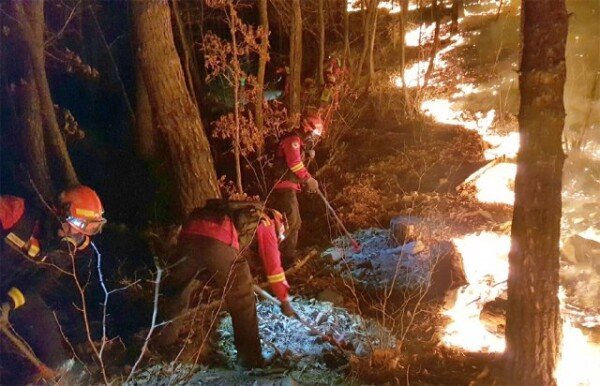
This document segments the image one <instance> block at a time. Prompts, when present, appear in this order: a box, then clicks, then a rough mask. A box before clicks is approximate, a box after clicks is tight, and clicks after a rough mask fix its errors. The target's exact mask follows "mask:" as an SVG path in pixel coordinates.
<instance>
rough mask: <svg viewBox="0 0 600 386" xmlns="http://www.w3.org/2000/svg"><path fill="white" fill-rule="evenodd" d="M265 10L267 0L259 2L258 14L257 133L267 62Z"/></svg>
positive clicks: (266, 14) (260, 119)
mask: <svg viewBox="0 0 600 386" xmlns="http://www.w3.org/2000/svg"><path fill="white" fill-rule="evenodd" d="M267 10H268V4H267V0H259V2H258V12H259V14H260V28H261V30H262V36H261V39H260V52H259V53H258V73H257V75H256V78H257V85H256V88H257V92H256V94H257V95H256V105H255V107H254V110H255V115H256V127H257V129H258V132H259V133H262V130H263V126H264V116H263V103H264V99H265V97H264V93H265V70H266V68H267V62H268V61H269V15H268V11H267Z"/></svg>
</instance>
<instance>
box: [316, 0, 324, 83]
mask: <svg viewBox="0 0 600 386" xmlns="http://www.w3.org/2000/svg"><path fill="white" fill-rule="evenodd" d="M318 8H319V9H318V10H317V11H318V19H319V65H318V68H317V71H318V74H317V75H318V77H317V80H318V81H319V84H320V85H323V84H325V79H324V78H323V65H324V63H325V15H324V12H323V0H319V3H318Z"/></svg>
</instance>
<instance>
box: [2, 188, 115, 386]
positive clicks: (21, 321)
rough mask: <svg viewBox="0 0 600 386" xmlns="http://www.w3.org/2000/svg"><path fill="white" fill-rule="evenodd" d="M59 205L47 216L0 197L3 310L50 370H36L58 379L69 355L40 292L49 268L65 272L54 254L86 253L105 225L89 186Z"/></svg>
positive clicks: (29, 204) (62, 197)
mask: <svg viewBox="0 0 600 386" xmlns="http://www.w3.org/2000/svg"><path fill="white" fill-rule="evenodd" d="M57 204H58V207H57V208H55V211H54V213H48V212H49V211H46V210H43V209H40V208H37V207H36V205H35V204H34V202H31V201H29V200H25V199H23V198H20V197H15V196H8V195H7V196H1V197H0V223H1V231H2V232H1V236H2V238H3V239H4V242H2V243H1V245H0V251H1V252H2V254H1V257H0V296H1V299H0V301H1V302H2V308H3V310H4V312H8V321H9V322H10V324H11V325H12V328H13V329H14V330H15V331H16V332H17V333H18V334H19V335H20V336H21V337H22V338H23V339H24V340H25V341H26V342H27V344H28V345H29V346H30V347H31V348H32V349H33V352H34V353H35V355H36V356H37V357H38V358H39V359H40V360H41V361H42V362H43V363H44V364H45V365H47V366H48V368H49V369H46V368H42V369H39V368H38V369H37V370H38V371H40V372H41V375H42V376H43V377H48V376H52V375H55V374H56V372H54V371H53V370H50V369H58V368H59V367H61V366H62V365H64V364H65V363H67V360H68V359H70V357H71V355H70V353H69V351H68V350H67V349H65V347H64V346H63V342H62V337H61V334H60V331H59V329H58V326H57V323H56V321H55V318H54V315H53V313H52V310H50V308H49V307H48V305H47V303H46V301H45V300H44V296H43V294H42V292H43V291H48V290H49V289H48V288H47V287H48V286H49V285H51V284H49V283H50V282H51V281H52V280H53V279H52V277H53V275H52V270H54V268H52V267H50V265H57V266H60V267H61V268H64V267H65V266H66V264H68V263H69V262H70V261H68V262H67V261H65V259H64V258H62V259H61V258H59V257H58V256H59V255H60V254H55V253H53V252H54V250H55V249H58V248H63V249H66V250H67V251H70V252H72V253H73V252H76V251H78V250H82V249H85V248H86V247H87V245H88V244H89V242H90V237H91V236H93V235H95V234H97V233H99V232H100V231H101V230H102V227H103V225H104V224H105V223H106V220H105V219H104V218H103V217H102V214H103V208H102V203H101V202H100V199H99V197H98V196H97V194H96V193H95V192H94V191H93V190H92V189H90V188H89V187H86V186H77V187H75V188H72V189H68V190H66V191H64V192H62V193H61V194H60V196H59V199H58V202H57ZM51 226H54V230H53V233H54V235H50V234H49V235H44V234H42V233H43V230H44V229H48V228H50V227H51ZM57 228H58V229H57ZM52 236H57V237H52ZM40 239H41V240H40ZM47 252H50V253H47ZM63 256H64V254H63ZM69 260H70V258H69ZM56 271H57V270H56ZM9 310H10V311H9ZM0 335H2V333H0ZM2 340H3V346H2V354H3V355H4V354H6V353H7V352H12V353H15V352H17V353H18V351H15V347H14V346H12V344H11V343H10V342H6V341H5V340H6V337H5V336H3V337H2ZM2 362H3V363H2V367H3V369H2V371H3V372H8V375H9V376H13V377H14V376H16V377H17V378H19V379H16V378H15V379H11V381H12V382H13V383H19V382H22V381H23V378H24V377H25V376H26V374H15V371H11V370H13V369H12V368H11V367H10V365H6V362H5V361H2ZM15 370H16V369H15ZM16 372H17V373H18V371H16ZM25 382H26V381H25Z"/></svg>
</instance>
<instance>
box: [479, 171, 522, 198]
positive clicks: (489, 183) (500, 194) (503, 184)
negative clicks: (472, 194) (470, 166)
mask: <svg viewBox="0 0 600 386" xmlns="http://www.w3.org/2000/svg"><path fill="white" fill-rule="evenodd" d="M516 173H517V165H515V164H512V163H506V162H503V163H499V164H497V165H494V166H492V167H491V168H490V169H488V170H486V171H485V173H483V174H482V175H481V176H480V177H479V178H478V179H477V180H475V187H476V188H477V199H478V200H479V201H480V202H489V203H500V204H509V205H513V204H514V202H515V192H514V190H513V186H514V182H515V175H516Z"/></svg>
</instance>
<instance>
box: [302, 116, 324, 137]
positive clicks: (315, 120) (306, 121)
mask: <svg viewBox="0 0 600 386" xmlns="http://www.w3.org/2000/svg"><path fill="white" fill-rule="evenodd" d="M302 130H303V131H304V132H305V133H308V134H312V135H316V136H321V135H322V134H323V120H322V119H321V115H319V113H318V112H310V113H308V114H307V115H306V116H305V117H304V118H303V119H302Z"/></svg>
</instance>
